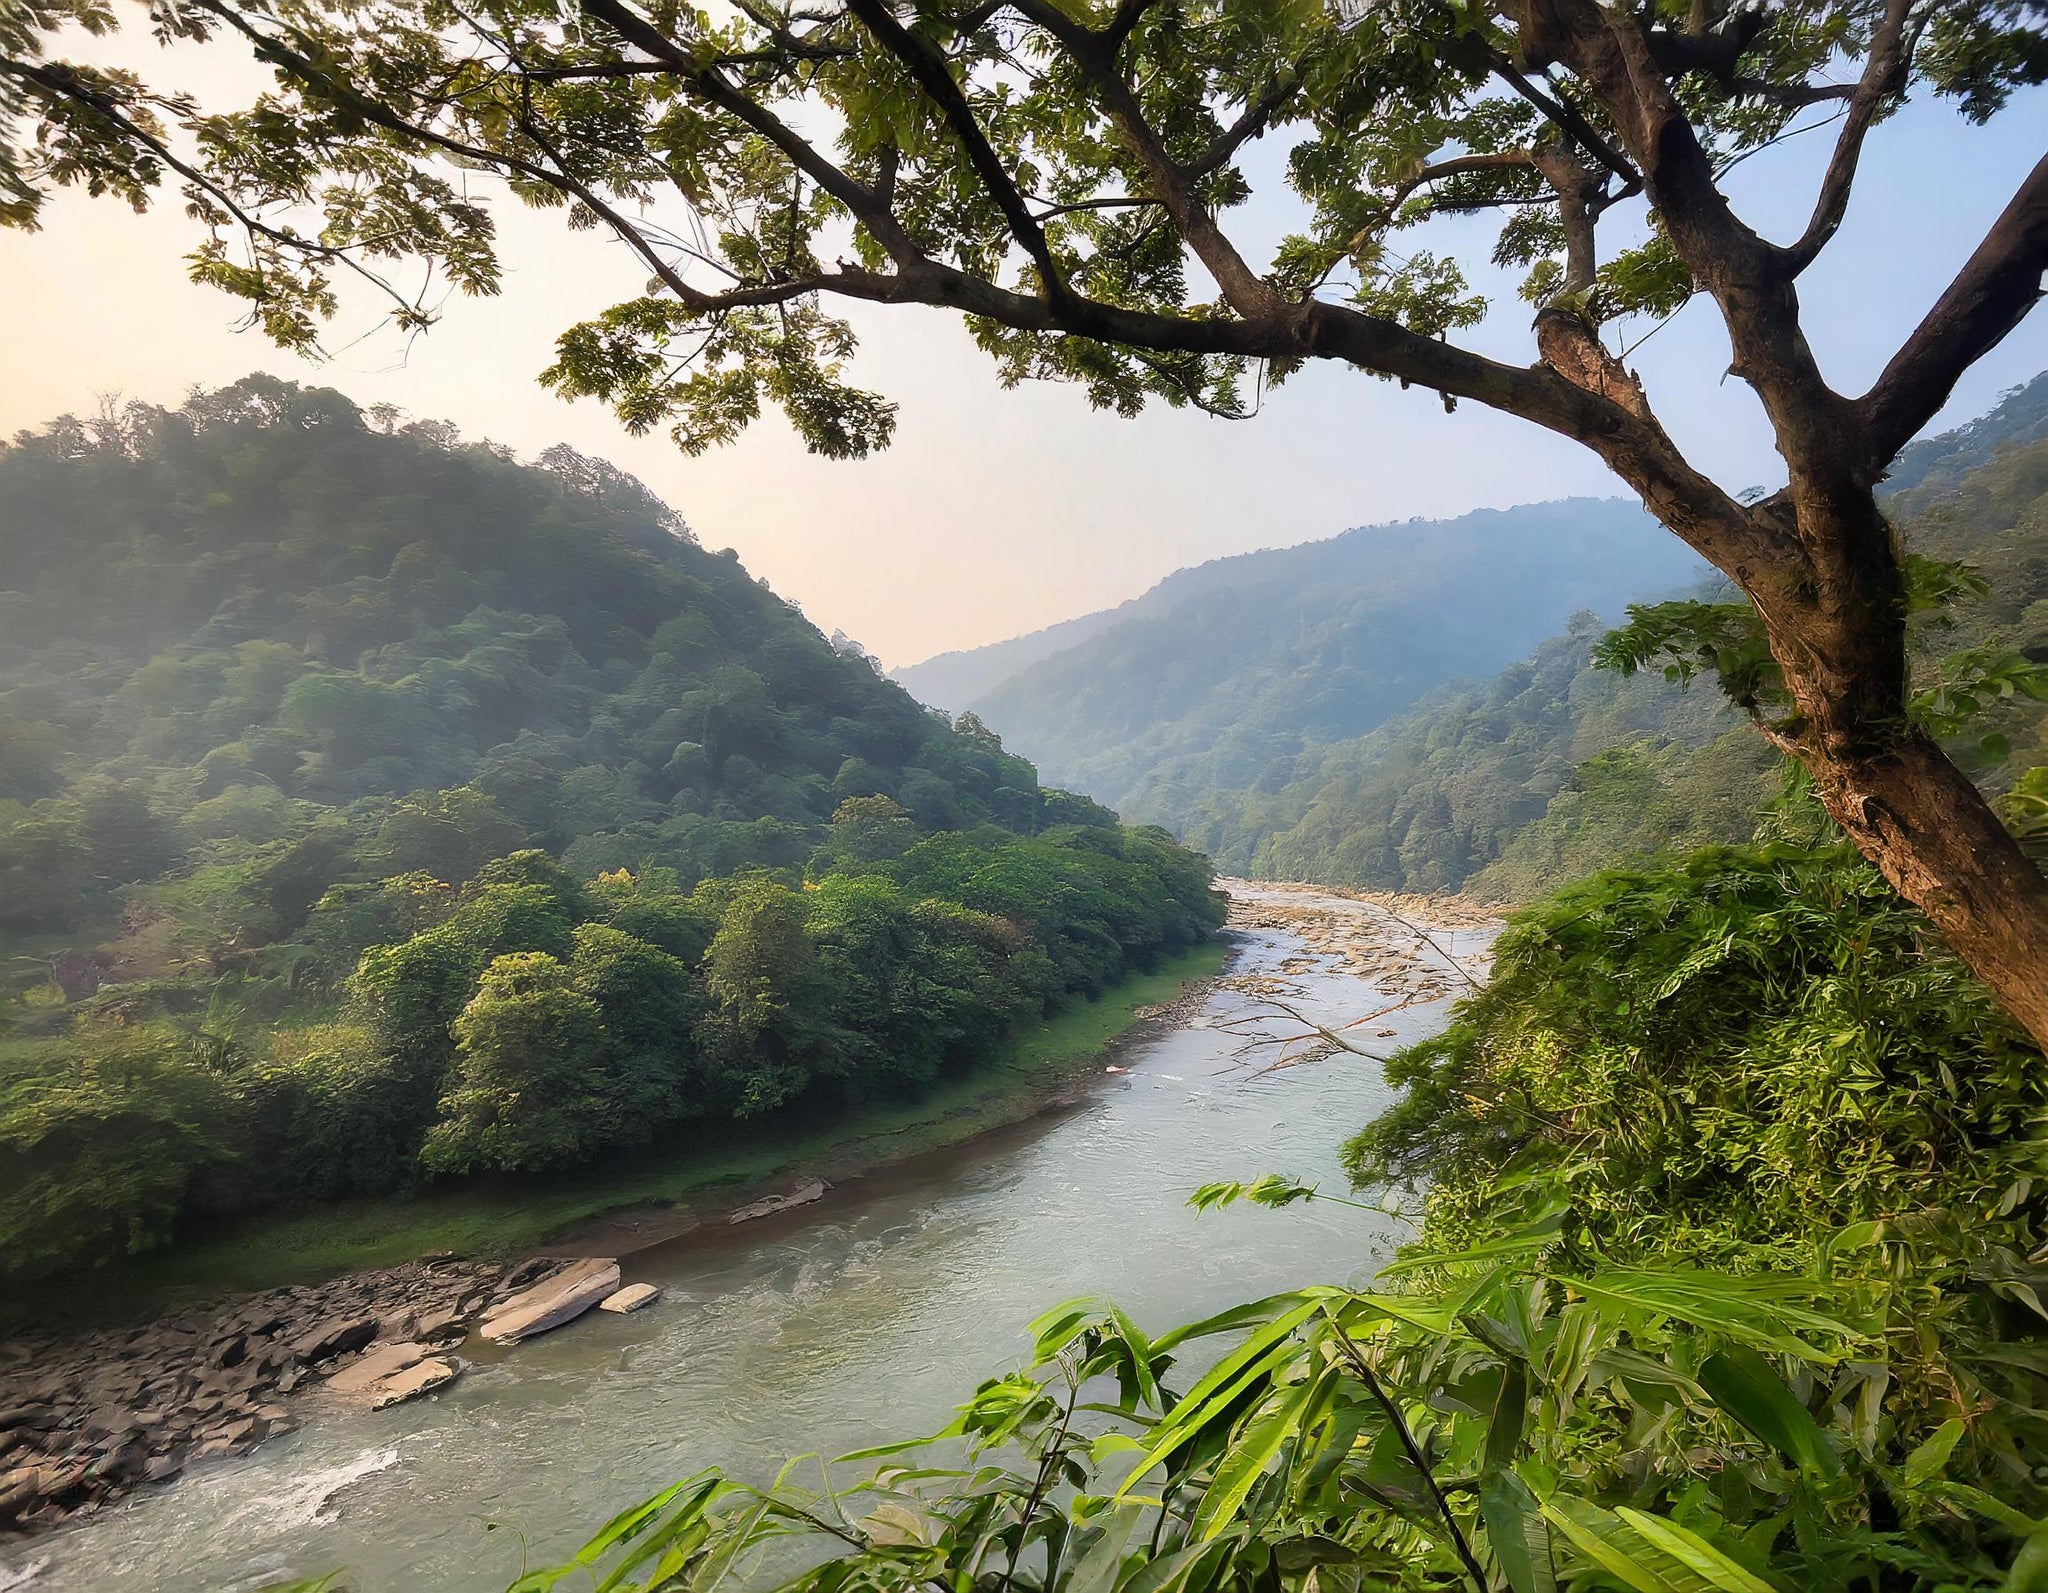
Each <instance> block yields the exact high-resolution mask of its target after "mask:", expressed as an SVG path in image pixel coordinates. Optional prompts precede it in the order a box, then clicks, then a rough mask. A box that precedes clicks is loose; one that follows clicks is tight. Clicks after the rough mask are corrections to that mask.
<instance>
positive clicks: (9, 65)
mask: <svg viewBox="0 0 2048 1593" xmlns="http://www.w3.org/2000/svg"><path fill="white" fill-rule="evenodd" d="M0 75H6V76H12V77H18V78H20V79H22V80H23V81H24V82H29V83H33V84H35V85H36V87H38V88H39V89H41V90H42V91H43V92H44V93H46V94H50V95H54V96H56V97H58V98H62V99H68V100H71V101H74V102H75V103H77V104H79V105H83V106H85V107H86V109H88V110H90V111H91V112H93V114H94V115H96V116H98V117H100V118H101V119H102V120H104V121H106V122H108V123H110V124H111V125H112V126H113V127H114V128H115V129H116V131H118V132H119V133H121V134H122V136H124V137H126V138H132V139H133V140H134V141H135V142H136V143H138V144H140V145H142V146H143V147H144V148H145V149H147V150H148V151H149V152H150V153H151V154H152V155H154V156H156V158H157V159H158V160H160V161H162V162H163V163H164V165H165V166H167V167H169V168H170V169H171V170H172V171H174V172H176V173H177V174H178V175H179V176H180V177H183V178H184V179H185V180H186V181H187V182H189V183H190V184H192V186H193V187H194V188H196V189H198V190H199V191H200V192H202V193H204V194H205V195H206V196H207V197H208V198H209V199H211V200H212V201H213V202H214V203H215V204H217V205H219V206H220V207H221V209H222V210H224V211H226V212H227V213H228V215H229V216H231V217H232V218H233V219H234V221H235V224H236V225H237V226H239V227H241V228H242V229H243V230H244V231H246V232H248V233H249V234H250V235H252V236H254V237H259V238H268V239H269V240H270V241H271V242H272V243H275V244H277V245H278V246H279V247H280V248H284V249H289V250H291V251H292V252H294V253H296V254H301V255H304V256H306V257H307V258H308V259H314V260H320V261H323V262H326V263H328V264H331V265H338V266H341V267H343V268H344V269H346V270H348V271H352V272H354V273H355V275H357V276H359V277H361V278H362V279H363V280H364V281H365V282H368V283H370V284H371V285H372V286H373V287H375V288H376V289H377V290H378V291H379V292H380V293H382V294H384V295H385V296H386V297H387V298H389V299H390V300H391V301H392V303H393V304H394V305H395V306H396V308H397V313H398V314H399V315H400V316H410V317H421V316H422V312H421V311H420V308H419V306H418V305H417V304H415V303H414V302H413V301H412V300H410V299H408V298H407V297H406V296H405V295H404V294H403V293H400V292H399V291H398V289H397V288H395V287H393V286H392V285H391V284H390V283H389V282H386V281H385V280H384V279H383V278H382V277H380V276H378V275H377V273H376V272H374V271H372V270H371V269H370V268H369V267H368V266H366V265H364V264H363V263H362V262H361V261H360V260H358V259H356V258H355V256H353V255H352V254H350V253H349V252H348V251H347V250H346V249H343V248H339V247H337V246H335V245H333V244H325V243H321V242H320V241H319V240H317V239H314V238H303V237H301V236H299V234H298V233H296V232H293V231H291V230H290V229H288V228H284V227H278V226H273V225H272V224H271V223H269V222H267V221H265V220H263V219H262V217H260V216H258V215H256V214H254V213H253V212H252V211H250V210H248V209H247V208H245V207H244V206H243V205H242V204H241V203H240V202H239V201H238V200H236V199H235V197H234V196H233V195H232V194H230V193H229V192H228V191H227V190H226V189H225V188H223V187H222V186H221V185H220V184H219V183H218V182H216V181H214V179H213V178H211V177H209V176H207V175H206V173H204V172H203V171H201V170H200V169H199V168H198V167H196V166H194V165H192V164H190V163H189V162H188V161H185V160H183V159H181V158H180V157H179V156H178V155H177V154H176V153H175V152H173V151H172V149H171V148H170V146H169V145H167V144H165V143H164V142H163V140H162V139H160V138H157V137H155V136H154V135H153V134H151V133H150V132H148V131H147V130H146V129H145V128H144V127H143V126H142V125H141V124H140V123H139V122H137V121H136V120H135V119H134V118H133V117H131V116H129V115H127V114H126V112H124V111H123V110H122V109H121V107H120V105H119V104H118V103H116V102H115V101H114V100H113V99H111V98H109V97H108V96H107V95H105V94H102V93H100V92H99V91H97V90H96V89H94V88H92V87H91V86H90V85H88V84H86V83H85V82H83V81H82V80H80V79H79V78H77V77H76V76H74V75H73V74H72V73H70V72H68V71H65V70H64V69H63V68H62V67H61V66H59V65H50V66H38V65H36V64H35V63H33V62H28V61H15V60H6V59H0ZM422 319H423V317H422ZM415 324H419V323H418V322H415Z"/></svg>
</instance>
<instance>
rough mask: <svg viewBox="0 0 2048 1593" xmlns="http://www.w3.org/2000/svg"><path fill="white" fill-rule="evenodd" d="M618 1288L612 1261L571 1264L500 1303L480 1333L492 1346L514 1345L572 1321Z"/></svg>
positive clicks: (599, 1260) (601, 1260)
mask: <svg viewBox="0 0 2048 1593" xmlns="http://www.w3.org/2000/svg"><path fill="white" fill-rule="evenodd" d="M522 1270H523V1269H522ZM618 1287H619V1264H618V1263H617V1262H616V1261H612V1260H609V1259H593V1260H590V1261H577V1262H572V1263H571V1264H570V1265H569V1267H568V1268H567V1269H566V1270H564V1271H562V1272H558V1273H556V1274H555V1275H554V1276H553V1277H551V1278H549V1279H548V1280H547V1281H546V1282H545V1283H540V1284H536V1285H535V1286H534V1287H533V1288H531V1289H527V1290H525V1291H523V1292H522V1293H519V1294H515V1295H513V1296H512V1297H511V1298H510V1299H509V1300H506V1301H504V1302H503V1303H502V1304H500V1305H499V1306H498V1307H497V1308H496V1309H495V1310H493V1311H492V1312H491V1314H490V1315H489V1316H487V1317H485V1318H484V1320H483V1326H482V1328H481V1329H480V1331H481V1332H482V1333H483V1336H484V1337H485V1338H487V1339H489V1340H490V1341H491V1342H492V1343H493V1344H517V1343H518V1342H519V1341H520V1340H521V1339H527V1338H532V1337H533V1335H534V1334H536V1333H545V1332H547V1331H548V1329H550V1328H558V1327H560V1326H561V1325H562V1324H563V1323H564V1322H569V1321H573V1320H574V1319H575V1318H577V1317H579V1316H581V1315H582V1314H583V1313H584V1312H585V1311H588V1310H589V1309H590V1308H591V1307H592V1306H594V1305H596V1304H597V1302H598V1301H600V1300H602V1299H603V1298H604V1297H605V1296H606V1295H608V1294H612V1293H614V1292H616V1291H617V1289H618Z"/></svg>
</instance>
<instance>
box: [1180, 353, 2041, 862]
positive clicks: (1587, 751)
mask: <svg viewBox="0 0 2048 1593" xmlns="http://www.w3.org/2000/svg"><path fill="white" fill-rule="evenodd" d="M1893 485H1895V486H1898V487H1900V488H1901V490H1899V491H1898V492H1896V493H1895V494H1894V496H1893V499H1892V511H1893V513H1894V514H1895V516H1896V517H1897V520H1898V523H1899V530H1900V535H1901V536H1902V537H1903V538H1904V540H1905V542H1906V544H1907V546H1909V547H1910V548H1912V549H1913V550H1914V551H1915V552H1918V553H1922V554H1925V555H1927V556H1929V557H1932V558H1937V559H1950V560H1962V561H1964V562H1966V563H1968V564H1970V565H1972V566H1973V567H1975V568H1976V570H1977V571H1978V572H1979V574H1981V575H1982V577H1983V578H1984V581H1985V584H1986V586H1987V587H1988V588H1989V590H1988V591H1987V592H1986V594H1985V595H1984V596H1982V597H1981V598H1978V599H1976V600H1975V601H1972V602H1969V603H1966V604H1964V605H1962V606H1960V607H1959V608H1957V609H1956V610H1955V611H1954V612H1953V613H1952V614H1950V615H1949V616H1948V617H1947V618H1948V625H1949V628H1948V629H1946V630H1942V631H1938V632H1935V633H1934V634H1933V636H1932V638H1931V640H1932V641H1933V643H1934V645H1936V646H1938V647H1939V648H1940V649H1941V650H1943V651H1950V650H1954V651H1960V650H1963V649H1967V648H1974V647H1987V646H1988V647H1996V648H2000V649H2012V650H2016V651H2019V652H2022V653H2025V654H2027V655H2028V656H2030V657H2033V658H2037V659H2040V658H2048V378H2043V379H2037V380H2035V381H2034V382H2032V383H2030V384H2029V385H2028V386H2026V387H2024V388H2021V389H2017V390H2016V391H2014V392H2013V393H2011V394H2008V395H2007V398H2006V400H2005V402H2004V403H2002V404H2001V405H2000V406H1999V408H1998V409H1996V410H1994V411H1993V412H1992V413H1991V414H1989V415H1986V416H1984V417H1983V418H1982V419H1980V420H1977V421H1974V422H1972V423H1971V424H1970V425H1968V426H1965V427H1962V428H1960V429H1959V430H1957V431H1954V432H1949V433H1946V434H1944V435H1942V436H1939V437H1930V438H1927V439H1924V440H1923V441H1921V442H1918V443H1915V444H1914V445H1913V447H1912V448H1911V449H1909V450H1907V453H1906V454H1905V456H1903V457H1902V460H1901V464H1900V469H1899V470H1898V471H1896V472H1894V475H1893ZM1598 633H1599V627H1598V626H1597V625H1595V624H1593V623H1592V622H1591V621H1590V619H1589V618H1587V617H1585V616H1581V617H1579V618H1577V619H1576V620H1574V622H1573V623H1572V624H1571V625H1570V626H1569V627H1568V628H1567V629H1566V631H1565V633H1564V634H1562V635H1558V636H1553V637H1551V638H1549V639H1548V640H1546V641H1544V642H1543V643H1541V644H1540V645H1539V646H1537V647H1536V648H1535V649H1534V650H1533V651H1532V652H1531V653H1530V655H1529V656H1528V657H1527V658H1524V659H1520V660H1518V661H1516V662H1515V663H1513V664H1510V665H1509V666H1508V667H1507V668H1505V669H1503V670H1502V671H1500V673H1499V674H1498V675H1496V676H1494V677H1493V678H1492V679H1491V680H1489V681H1486V682H1485V683H1483V684H1480V685H1476V686H1468V685H1464V684H1462V683H1460V684H1453V685H1448V686H1444V687H1441V688H1439V689H1438V690H1436V691H1434V692H1432V693H1430V694H1429V695H1428V696H1427V697H1425V698H1423V699H1422V700H1421V701H1420V702H1418V703H1417V704H1416V705H1415V706H1414V707H1413V708H1411V709H1409V710H1408V711H1407V712H1406V713H1404V714H1402V715H1400V716H1399V717H1397V718H1394V719H1391V720H1389V721H1388V722H1387V723H1385V724H1383V725H1381V726H1380V727H1379V728H1377V729H1375V730H1373V731H1371V732H1370V733H1368V734H1366V735H1364V736H1360V737H1357V738H1355V739H1351V740H1343V741H1331V742H1325V743H1314V744H1305V745H1304V746H1303V747H1302V749H1301V750H1300V751H1299V752H1298V753H1297V754H1295V755H1294V756H1292V757H1289V758H1276V759H1275V760H1274V761H1273V762H1272V763H1271V764H1269V765H1268V766H1267V767H1266V768H1265V769H1264V770H1263V771H1261V773H1260V775H1259V777H1258V778H1257V779H1256V780H1255V781H1253V782H1251V783H1250V784H1249V785H1248V786H1247V785H1245V784H1242V783H1239V784H1235V785H1226V784H1223V783H1220V782H1219V783H1217V784H1215V785H1212V786H1210V787H1208V788H1206V789H1199V790H1186V791H1182V792H1178V793H1176V797H1177V800H1178V802H1179V805H1180V807H1181V809H1182V817H1181V818H1180V820H1179V824H1178V828H1179V830H1180V833H1181V836H1182V839H1184V840H1185V841H1186V842H1187V843H1188V844H1189V845H1191V846H1197V847H1200V848H1201V849H1203V850H1204V851H1206V852H1208V853H1209V854H1210V855H1211V856H1212V857H1214V858H1215V859H1216V861H1217V863H1218V865H1219V866H1220V867H1222V868H1223V869H1225V870H1226V871H1229V872H1232V873H1244V874H1249V875H1252V876H1253V877H1256V878H1267V879H1274V878H1278V879H1299V880H1313V881H1317V882H1320V883H1323V884H1331V885H1351V886H1367V887H1372V888H1377V889H1393V890H1413V891H1440V890H1466V891H1470V892H1472V893H1474V894H1476V895H1480V896H1486V897H1497V898H1505V899H1508V900H1517V901H1526V900H1530V899H1532V898H1534V897H1537V896H1541V895H1544V894H1546V893H1548V892H1550V891H1552V890H1555V889H1556V888H1557V887H1558V886H1560V885H1562V884H1563V883H1565V882H1566V881H1568V880H1571V879H1575V878H1577V877H1579V876H1580V875H1583V874H1586V873H1588V872H1590V871H1592V870H1594V869H1598V868H1603V867H1608V866H1610V865H1613V864H1617V863H1628V862H1636V861H1641V860H1643V859H1645V858H1647V857H1649V856H1650V855H1652V854H1654V853H1656V852H1658V851H1660V850H1664V849H1667V848H1669V849H1675V850H1682V849H1685V848H1689V847H1693V846H1698V845H1702V844H1706V843H1709V842H1717V841H1718V842H1729V841H1740V840H1745V839H1747V838H1748V837H1749V836H1750V834H1751V832H1752V829H1753V826H1754V824H1755V822H1756V817H1757V813H1758V811H1759V808H1760V806H1761V805H1762V804H1763V802H1764V801H1765V800H1766V799H1767V798H1768V797H1769V796H1770V795H1771V794H1772V793H1773V792H1774V791H1775V790H1776V788H1777V784H1778V775H1777V767H1776V766H1777V759H1776V758H1775V757H1774V755H1773V754H1772V753H1771V751H1770V749H1769V747H1768V746H1767V745H1766V743H1765V742H1764V740H1763V738H1762V737H1760V736H1758V735H1757V734H1756V733H1755V732H1754V731H1753V730H1752V729H1750V727H1749V726H1748V725H1746V724H1744V723H1742V720H1741V715H1740V714H1738V713H1736V712H1735V711H1734V710H1733V709H1732V708H1730V707H1729V706H1728V704H1727V703H1726V702H1725V701H1724V700H1723V699H1722V697H1721V695H1720V693H1718V692H1717V691H1715V690H1713V688H1712V687H1711V686H1710V685H1707V684H1705V683H1701V684H1698V685H1695V686H1694V687H1693V688H1692V689H1691V690H1689V691H1681V690H1679V689H1678V688H1677V687H1675V686H1673V685H1671V684H1669V683H1668V682H1666V681H1664V680H1663V679H1661V678H1659V677H1657V676H1655V675H1648V676H1636V677H1633V678H1624V677H1621V676H1618V675H1614V674H1611V673H1608V672H1606V671H1602V670H1596V669H1594V668H1593V666H1592V660H1591V650H1592V642H1593V641H1594V639H1595V638H1596V636H1597V635H1598ZM1934 667H1935V660H1934V659H1933V658H1932V657H1923V658H1922V659H1921V662H1920V664H1919V668H1920V670H1921V671H1922V673H1923V677H1924V675H1925V674H1926V673H1927V672H1928V671H1930V670H1932V669H1933V668H1934ZM1987 733H1991V734H1993V735H1995V736H1997V737H2002V738H2003V739H2004V740H2005V741H2006V742H2007V743H2008V744H2009V745H2010V748H2011V755H2010V757H2009V758H2008V759H2006V760H2005V761H2004V762H2003V763H2002V764H2000V763H1992V764H1987V763H1986V762H1985V761H1984V759H1983V757H1982V755H1981V754H1982V746H1981V742H1982V738H1983V737H1984V736H1985V735H1986V734H1987ZM1958 755H1959V757H1960V758H1961V759H1962V761H1963V763H1964V766H1965V767H1966V768H1970V769H1973V770H1974V771H1975V772H1976V774H1977V777H1978V778H1979V779H1980V780H1982V781H1983V782H1984V783H1985V784H1986V786H1987V787H1988V788H1990V789H2000V788H2002V786H2003V785H2004V784H2005V783H2007V782H2009V781H2011V780H2012V779H2013V778H2015V777H2016V776H2017V775H2018V774H2019V773H2020V772H2021V771H2023V770H2025V769H2028V768H2031V767H2037V766H2041V765H2044V764H2048V710H2044V708H2043V706H2042V705H2041V704H2037V703H2033V702H2031V701H2029V700H2027V699H2026V698H2025V697H2024V696H2021V697H2018V698H2016V699H2015V700H2013V701H2011V702H2007V703H2003V704H2001V705H1999V706H1997V707H1995V708H1994V709H1992V710H1991V714H1990V717H1989V718H1987V719H1986V720H1985V721H1984V722H1983V723H1982V724H1980V725H1976V726H1973V727H1972V729H1971V731H1970V733H1969V735H1967V736H1965V737H1964V738H1962V740H1961V742H1960V744H1959V746H1958ZM1199 766H1200V761H1199V760H1196V761H1194V762H1192V763H1191V767H1199Z"/></svg>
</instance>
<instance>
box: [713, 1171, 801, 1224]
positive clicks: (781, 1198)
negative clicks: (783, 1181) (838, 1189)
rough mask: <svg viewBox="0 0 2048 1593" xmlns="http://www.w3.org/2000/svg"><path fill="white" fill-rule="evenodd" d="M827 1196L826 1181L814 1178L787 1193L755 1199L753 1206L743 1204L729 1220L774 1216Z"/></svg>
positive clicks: (749, 1219) (750, 1220) (751, 1219)
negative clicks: (779, 1212)
mask: <svg viewBox="0 0 2048 1593" xmlns="http://www.w3.org/2000/svg"><path fill="white" fill-rule="evenodd" d="M824 1198H825V1181H824V1179H822V1178H813V1179H812V1180H811V1181H810V1182H809V1183H808V1184H805V1185H804V1186H803V1187H802V1188H800V1189H797V1190H794V1191H792V1192H791V1193H790V1194H787V1195H768V1196H765V1197H764V1198H762V1199H760V1200H757V1201H755V1202H754V1203H753V1204H752V1205H751V1206H742V1207H740V1209H739V1210H738V1211H736V1212H734V1213H733V1214H732V1215H731V1216H730V1217H728V1218H726V1219H725V1220H726V1221H727V1222H752V1221H753V1220H754V1219H755V1218H756V1217H772V1216H774V1215H775V1214H776V1213H777V1212H778V1211H788V1210H789V1209H790V1207H792V1206H808V1205H809V1204H810V1203H811V1202H812V1201H814V1200H823V1199H824Z"/></svg>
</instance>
